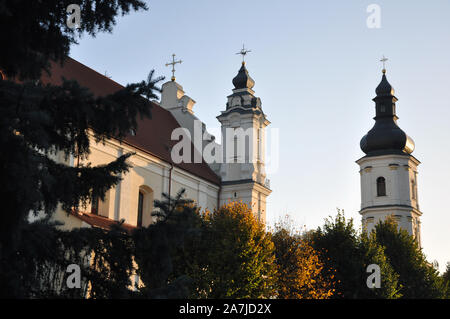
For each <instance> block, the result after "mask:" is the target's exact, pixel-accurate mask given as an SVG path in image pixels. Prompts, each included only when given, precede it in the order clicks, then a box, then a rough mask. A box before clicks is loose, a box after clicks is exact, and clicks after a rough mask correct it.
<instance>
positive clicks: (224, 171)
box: [42, 58, 271, 229]
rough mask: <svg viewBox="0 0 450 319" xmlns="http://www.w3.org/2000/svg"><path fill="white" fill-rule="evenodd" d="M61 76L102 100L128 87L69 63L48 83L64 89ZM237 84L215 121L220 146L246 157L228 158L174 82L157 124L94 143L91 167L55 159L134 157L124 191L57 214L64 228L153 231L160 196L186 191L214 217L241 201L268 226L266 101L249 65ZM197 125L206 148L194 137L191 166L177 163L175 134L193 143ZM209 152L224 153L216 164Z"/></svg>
mask: <svg viewBox="0 0 450 319" xmlns="http://www.w3.org/2000/svg"><path fill="white" fill-rule="evenodd" d="M62 77H64V78H66V79H74V80H76V81H78V83H80V85H81V86H84V87H87V88H88V89H90V91H91V92H92V93H93V94H95V95H97V96H102V95H107V94H111V93H113V92H115V91H117V90H120V89H121V88H122V86H121V85H119V84H118V83H116V82H114V81H112V80H111V79H109V78H108V77H106V76H103V75H101V74H99V73H98V72H95V71H94V70H92V69H90V68H88V67H87V66H84V65H83V64H81V63H79V62H77V61H75V60H73V59H71V58H68V59H67V60H66V62H65V63H64V65H63V66H59V65H56V64H55V65H53V67H52V74H51V75H50V76H47V77H44V78H43V79H42V82H43V83H44V84H45V83H52V84H56V85H58V84H60V82H61V78H62ZM233 84H234V89H233V93H232V94H231V95H230V96H229V97H228V102H227V104H226V107H225V110H224V111H223V112H221V114H220V115H219V116H218V117H217V118H218V120H219V121H220V123H221V125H222V132H223V136H222V141H227V140H231V141H232V143H235V144H236V147H229V148H230V149H233V151H235V150H236V148H239V147H242V148H243V152H234V153H233V154H230V153H229V150H226V147H224V145H221V144H218V143H216V142H215V138H214V137H213V136H212V135H210V134H209V133H208V132H207V130H206V127H205V125H204V124H203V123H202V122H201V121H200V120H199V119H198V118H197V117H196V116H195V114H194V109H193V107H194V104H195V101H194V100H193V99H192V98H190V97H189V96H187V95H185V93H184V91H183V88H182V86H181V85H180V84H178V83H177V82H176V81H175V77H174V76H173V77H172V79H171V80H170V81H168V82H166V83H164V84H163V85H162V93H161V101H160V102H157V101H151V102H150V101H149V103H151V107H152V108H151V114H152V116H151V119H138V128H137V130H136V131H132V132H130V134H129V135H128V136H126V137H125V138H124V139H122V140H116V139H108V140H107V141H106V142H105V143H102V142H100V143H95V141H94V139H92V143H91V153H90V155H89V157H88V158H87V159H86V160H81V161H79V160H78V159H76V158H73V156H72V157H70V158H68V159H65V158H64V156H63V154H60V155H57V156H56V157H57V160H58V161H60V162H64V163H65V164H67V165H71V166H75V165H78V164H79V163H88V162H89V163H91V164H92V165H103V164H107V163H109V162H111V161H113V160H115V159H116V158H117V157H119V156H121V155H123V154H126V153H134V155H132V156H131V157H130V158H129V159H128V161H129V163H130V164H131V166H132V168H131V169H130V170H129V172H127V173H125V174H123V176H121V177H122V180H121V181H120V182H119V184H118V185H116V186H115V187H114V188H112V189H110V190H108V191H107V193H106V196H105V199H104V200H100V199H94V200H93V202H92V204H89V205H88V206H87V207H85V208H80V209H79V211H77V212H70V213H69V214H68V213H67V212H65V211H63V210H62V209H58V210H57V212H56V213H55V218H56V219H57V220H60V221H62V222H64V226H62V227H63V228H66V229H72V228H77V227H101V228H109V227H110V226H111V224H113V223H116V222H117V221H120V220H122V219H123V220H124V224H123V225H124V227H126V228H130V229H131V228H134V227H140V226H148V225H149V224H151V223H153V222H154V220H153V217H152V216H151V213H152V212H153V210H154V207H153V202H154V200H161V199H162V193H166V194H170V195H171V196H174V195H175V194H176V193H177V192H178V191H179V190H181V189H185V191H186V192H185V196H186V197H187V198H190V199H192V200H194V201H195V202H196V204H197V205H198V206H199V207H200V208H201V209H208V210H210V211H213V210H214V209H216V208H218V207H220V206H221V205H222V204H225V203H227V202H230V201H240V200H241V201H243V202H244V203H246V204H248V205H249V207H251V209H252V211H253V213H254V215H255V216H256V217H257V218H258V219H259V220H260V221H261V222H263V223H264V222H265V220H266V213H267V212H266V200H267V197H268V196H269V194H270V193H271V190H270V189H269V184H268V183H267V179H266V174H265V169H264V166H265V164H264V151H265V127H266V126H267V125H268V124H269V121H268V120H267V118H266V115H265V114H264V112H263V111H262V108H261V101H260V99H259V98H257V97H255V96H254V91H253V90H252V88H253V86H254V81H253V79H251V77H250V76H249V74H248V71H247V69H246V67H245V63H244V62H243V63H242V66H241V68H240V70H239V72H238V74H237V76H236V77H235V78H234V79H233ZM199 123H200V130H201V132H202V134H201V135H202V137H203V139H202V142H200V144H198V142H197V141H195V140H194V139H193V138H192V140H190V141H188V142H189V148H190V151H191V152H190V160H188V161H181V162H179V161H177V160H176V159H174V156H173V152H174V150H175V148H176V147H177V143H179V140H177V138H178V137H177V136H175V138H174V134H173V132H176V131H177V130H179V129H183V130H185V131H186V132H189V133H190V134H189V135H190V137H194V133H195V132H194V131H195V130H196V129H198V126H199ZM235 130H236V131H244V132H247V135H246V136H244V142H243V143H242V142H241V141H240V139H239V140H237V139H236V137H235V134H233V132H234V131H235ZM248 132H250V133H248ZM175 135H176V134H175ZM245 141H247V142H245ZM185 142H186V141H185ZM225 144H226V143H225ZM211 146H213V148H214V149H215V150H216V152H219V153H218V154H216V157H215V158H216V159H218V160H216V161H213V162H211V161H208V162H207V161H205V158H204V157H203V153H204V152H205V151H207V149H211ZM242 154H243V155H242ZM239 157H240V158H239Z"/></svg>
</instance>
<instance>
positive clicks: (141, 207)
mask: <svg viewBox="0 0 450 319" xmlns="http://www.w3.org/2000/svg"><path fill="white" fill-rule="evenodd" d="M143 210H144V194H143V193H142V192H141V191H140V192H139V198H138V216H137V226H138V227H142V216H143Z"/></svg>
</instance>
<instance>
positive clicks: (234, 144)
mask: <svg viewBox="0 0 450 319" xmlns="http://www.w3.org/2000/svg"><path fill="white" fill-rule="evenodd" d="M242 52H245V53H244V54H243V56H244V55H245V54H246V53H247V52H249V51H245V49H243V50H242V51H241V52H240V53H239V54H242ZM233 85H234V89H233V93H232V94H231V95H229V96H228V101H227V104H226V109H225V111H222V112H221V114H220V115H219V116H217V119H218V120H219V122H220V123H221V127H222V157H223V158H222V164H221V166H220V171H219V175H220V177H221V178H222V188H221V193H220V204H221V205H222V204H225V203H227V202H229V201H236V200H242V201H243V202H244V203H247V204H248V205H249V206H250V207H251V208H252V211H253V213H254V214H255V216H256V217H257V218H258V219H259V220H260V221H262V222H265V220H266V198H267V196H269V194H270V193H271V190H270V188H269V187H270V186H269V184H268V180H267V179H266V172H265V164H264V163H265V128H266V126H267V125H269V124H270V122H269V121H268V120H267V118H266V115H265V114H264V112H263V110H262V108H261V100H260V98H259V97H256V96H255V95H254V94H255V92H254V91H253V86H254V85H255V82H254V81H253V79H252V78H251V77H250V75H249V73H248V71H247V69H246V67H245V62H244V61H243V62H242V65H241V68H240V69H239V72H238V74H237V75H236V77H235V78H234V79H233Z"/></svg>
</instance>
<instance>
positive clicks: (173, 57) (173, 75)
mask: <svg viewBox="0 0 450 319" xmlns="http://www.w3.org/2000/svg"><path fill="white" fill-rule="evenodd" d="M181 62H183V61H181V60H178V61H175V53H174V54H172V62H169V63H166V66H169V65H171V66H172V79H171V80H172V81H175V64H177V63H180V64H181Z"/></svg>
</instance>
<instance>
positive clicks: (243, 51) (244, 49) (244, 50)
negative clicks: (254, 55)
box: [236, 44, 252, 64]
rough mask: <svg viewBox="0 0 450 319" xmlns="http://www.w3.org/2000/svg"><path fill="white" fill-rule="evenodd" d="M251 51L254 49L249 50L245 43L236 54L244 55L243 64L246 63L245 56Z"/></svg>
mask: <svg viewBox="0 0 450 319" xmlns="http://www.w3.org/2000/svg"><path fill="white" fill-rule="evenodd" d="M249 52H252V51H251V50H247V49H246V48H245V45H244V44H243V45H242V49H241V51H239V52H237V53H236V54H240V55H242V64H245V60H244V59H245V56H246V55H247V53H249Z"/></svg>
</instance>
